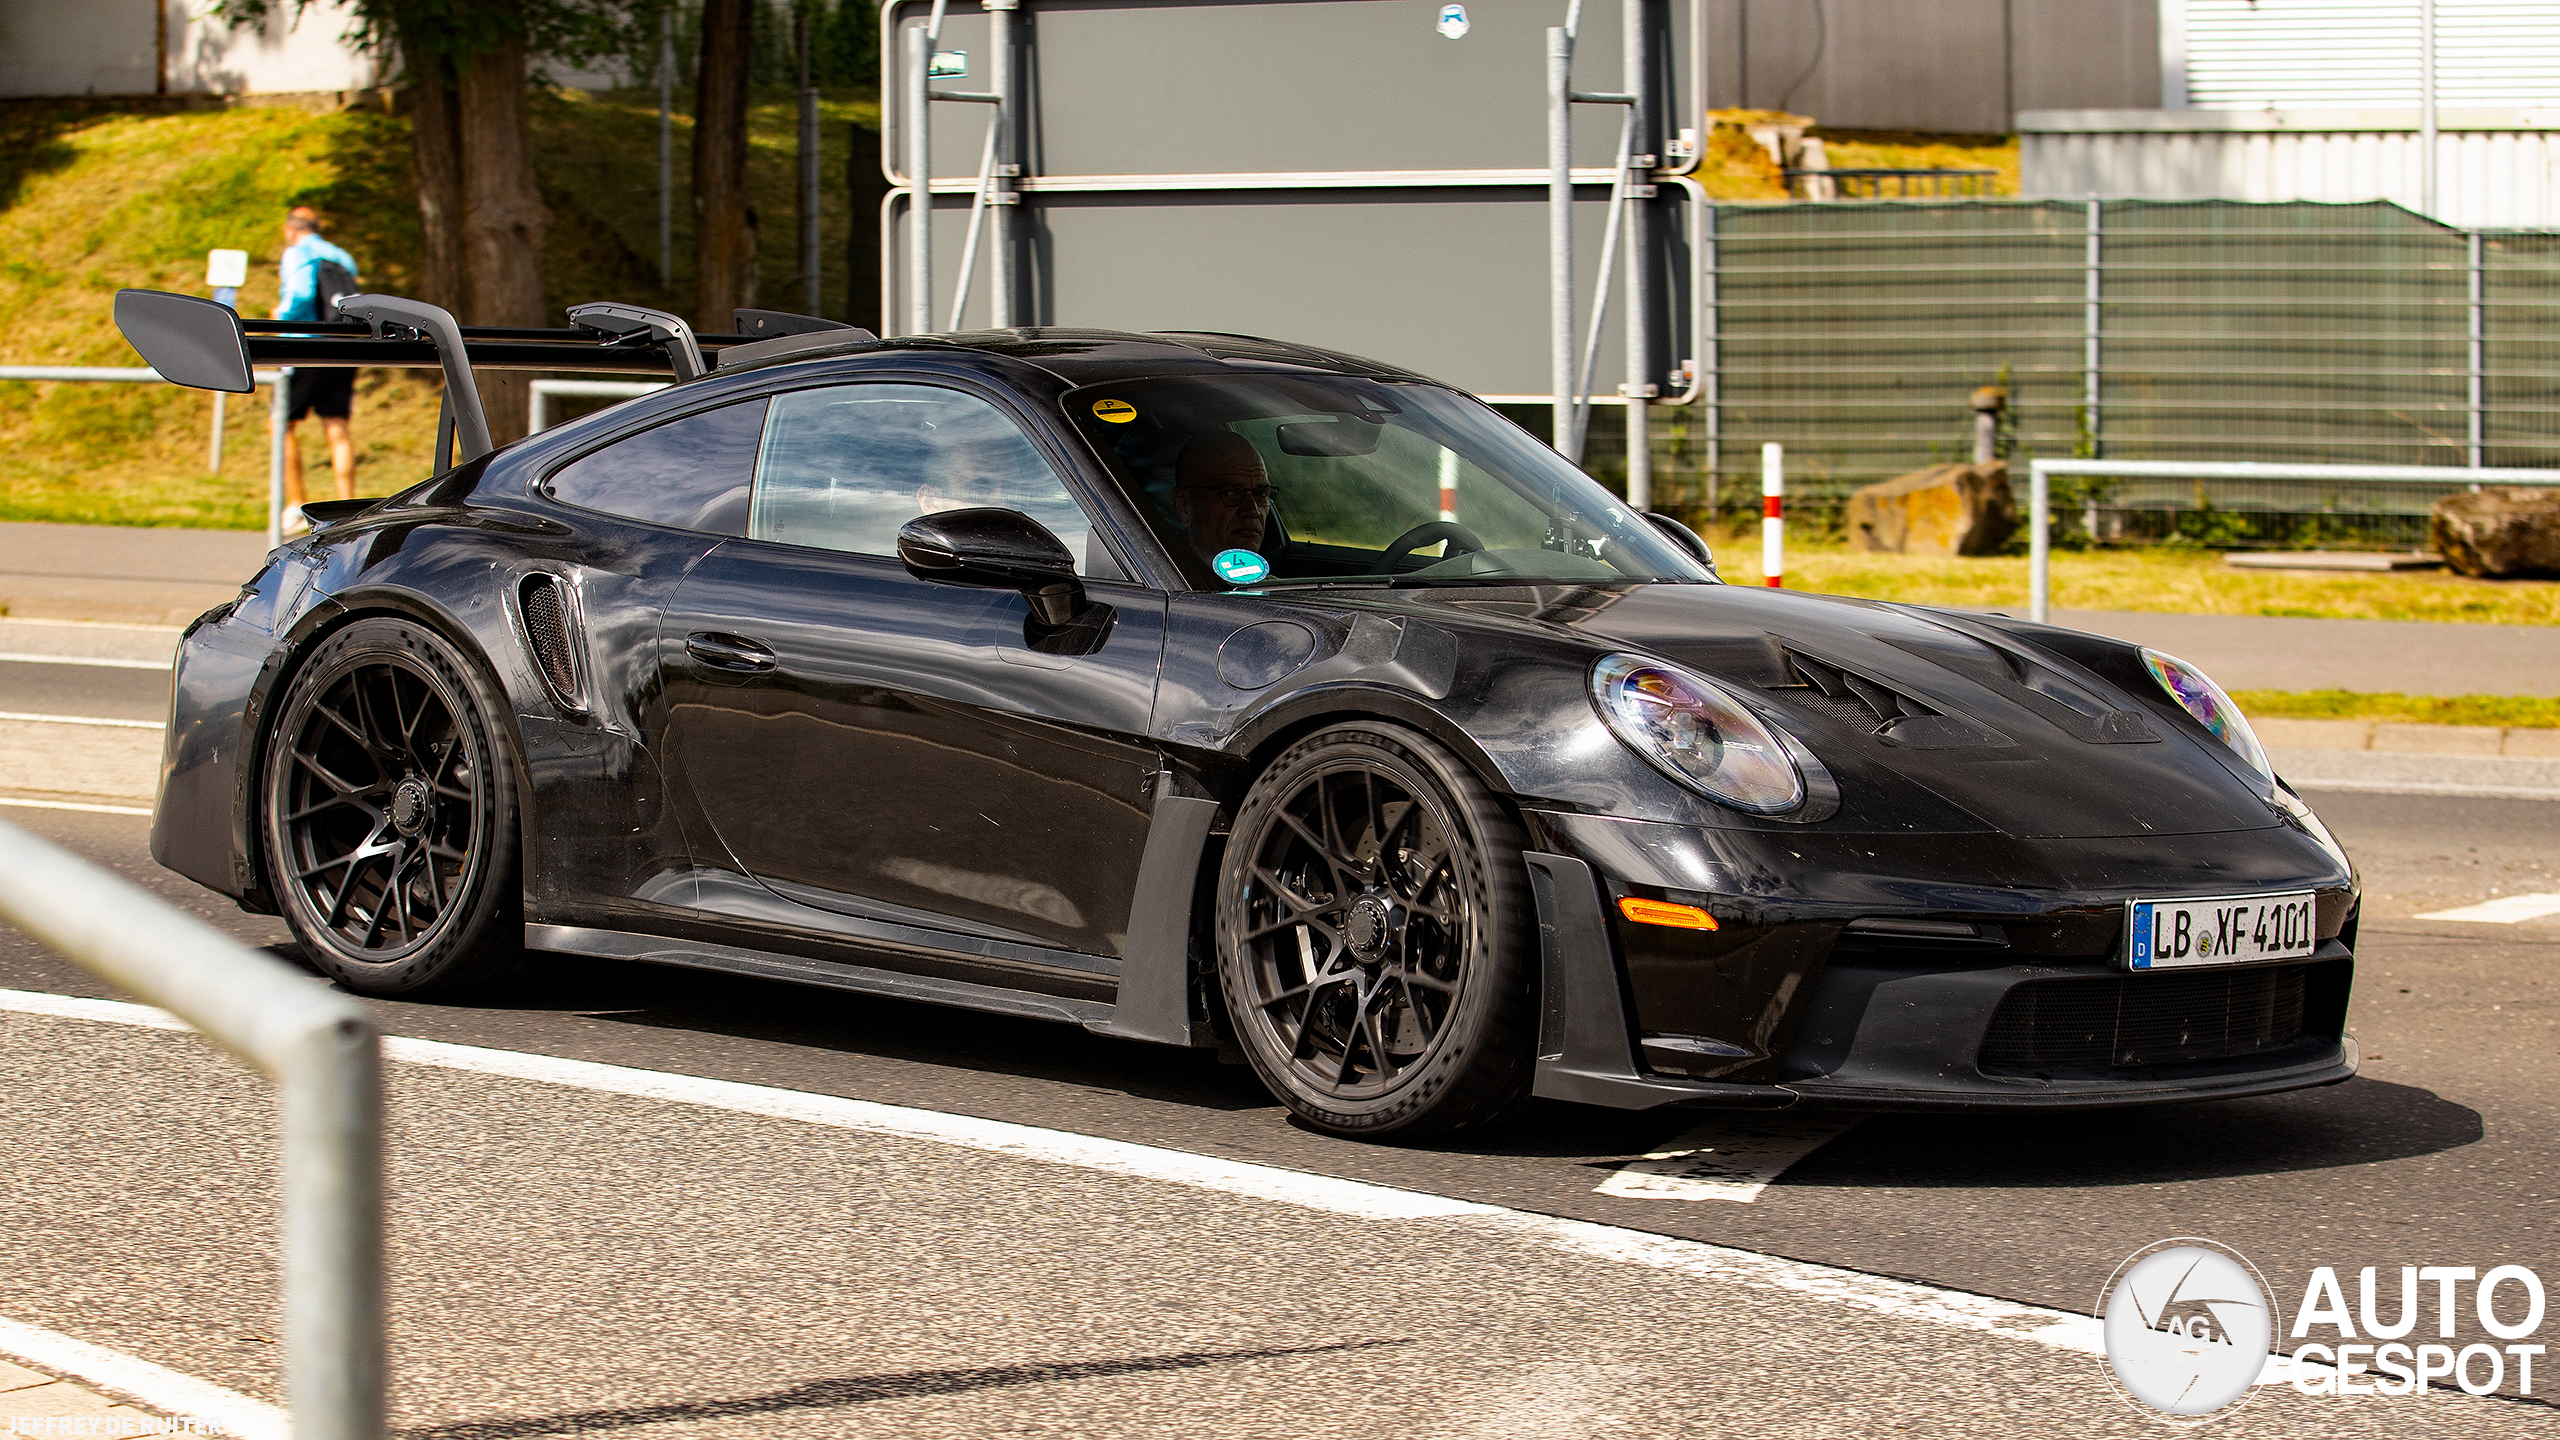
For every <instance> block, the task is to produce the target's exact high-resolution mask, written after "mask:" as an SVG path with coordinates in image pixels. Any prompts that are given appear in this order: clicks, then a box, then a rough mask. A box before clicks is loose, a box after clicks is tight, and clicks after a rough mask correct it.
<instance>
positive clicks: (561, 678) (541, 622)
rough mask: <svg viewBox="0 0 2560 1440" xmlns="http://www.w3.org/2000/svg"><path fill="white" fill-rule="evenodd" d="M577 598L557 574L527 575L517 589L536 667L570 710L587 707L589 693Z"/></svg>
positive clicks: (520, 610)
mask: <svg viewBox="0 0 2560 1440" xmlns="http://www.w3.org/2000/svg"><path fill="white" fill-rule="evenodd" d="M577 606H578V601H577V596H576V594H575V593H574V592H572V591H571V590H570V588H569V583H568V582H567V581H566V580H563V579H561V578H560V577H559V576H557V575H552V574H548V573H536V574H532V575H527V576H526V577H524V583H523V584H522V585H521V586H520V587H518V589H517V591H516V610H517V613H518V614H520V615H521V616H522V617H523V618H524V638H525V644H526V646H527V648H529V649H530V650H531V651H532V652H533V663H534V668H535V669H537V670H540V671H541V672H542V681H543V683H544V684H545V685H548V686H549V687H550V688H551V696H552V698H553V699H555V700H558V701H559V702H560V704H561V706H562V707H563V708H565V709H570V710H581V711H582V710H585V709H586V708H587V697H586V690H585V687H584V686H583V685H582V684H581V683H580V675H579V669H580V667H579V665H578V608H577Z"/></svg>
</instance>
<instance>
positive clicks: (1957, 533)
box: [1849, 460, 2018, 555]
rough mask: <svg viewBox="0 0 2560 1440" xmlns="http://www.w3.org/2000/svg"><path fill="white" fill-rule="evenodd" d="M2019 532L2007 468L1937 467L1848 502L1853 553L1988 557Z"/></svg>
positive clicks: (1993, 465)
mask: <svg viewBox="0 0 2560 1440" xmlns="http://www.w3.org/2000/svg"><path fill="white" fill-rule="evenodd" d="M2017 528H2018V503H2017V501H2016V500H2015V499H2013V498H2011V496H2010V494H2009V466H2008V463H2007V462H2006V461H2001V460H1994V461H1991V462H1990V463H1989V464H1985V465H1933V466H1931V467H1929V468H1928V469H1926V470H1914V471H1912V472H1911V473H1910V474H1908V475H1897V476H1895V477H1894V478H1893V479H1891V480H1887V481H1884V482H1883V483H1881V484H1876V485H1870V486H1868V487H1867V488H1865V489H1864V490H1861V491H1859V492H1857V493H1856V494H1854V495H1852V496H1850V497H1849V548H1850V549H1852V550H1877V551H1882V552H1884V553H1886V554H1888V555H1990V554H1994V553H1996V552H1997V551H1998V550H1999V549H2000V547H2001V546H2003V545H2005V544H2007V543H2008V542H2009V537H2010V535H2011V534H2013V533H2015V532H2016V530H2017Z"/></svg>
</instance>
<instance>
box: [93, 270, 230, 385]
mask: <svg viewBox="0 0 2560 1440" xmlns="http://www.w3.org/2000/svg"><path fill="white" fill-rule="evenodd" d="M116 328H117V329H118V330H121V331H123V332H124V338H125V339H126V340H127V341H129V342H130V343H131V344H132V346H133V348H134V349H136V350H138V351H140V352H142V358H143V359H145V360H148V361H150V362H151V368H152V369H154V370H157V371H159V372H160V378H161V379H163V380H166V381H168V382H169V383H170V384H172V385H184V386H187V387H188V388H190V389H195V390H222V391H226V392H228V393H230V394H233V395H246V394H248V393H249V392H250V391H252V390H255V389H256V388H257V382H256V381H255V380H254V379H252V378H251V376H250V372H249V342H248V341H247V340H245V339H243V338H241V334H240V317H239V315H238V314H237V313H235V312H234V311H233V310H232V308H231V307H230V306H228V305H222V304H217V303H215V302H214V301H211V300H206V299H202V298H200V297H198V296H194V295H173V294H170V293H169V292H168V291H166V290H119V291H117V292H116Z"/></svg>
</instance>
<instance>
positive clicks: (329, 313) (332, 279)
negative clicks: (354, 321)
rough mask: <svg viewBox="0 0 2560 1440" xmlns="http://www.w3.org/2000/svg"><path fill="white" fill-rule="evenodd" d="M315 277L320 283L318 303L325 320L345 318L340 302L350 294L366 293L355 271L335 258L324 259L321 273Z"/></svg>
mask: <svg viewBox="0 0 2560 1440" xmlns="http://www.w3.org/2000/svg"><path fill="white" fill-rule="evenodd" d="M315 278H316V279H317V281H318V284H319V291H320V293H319V297H318V304H319V306H320V318H321V319H323V320H343V319H345V318H346V317H345V316H343V315H340V314H339V313H338V302H339V301H341V300H344V299H346V298H347V297H348V296H350V295H361V294H363V293H364V287H363V286H361V285H358V284H357V283H356V276H355V272H354V271H352V270H349V269H348V268H347V267H346V266H344V265H341V264H339V263H338V262H337V261H335V260H326V259H324V260H322V261H321V262H320V271H319V274H318V275H317V276H316V277H315Z"/></svg>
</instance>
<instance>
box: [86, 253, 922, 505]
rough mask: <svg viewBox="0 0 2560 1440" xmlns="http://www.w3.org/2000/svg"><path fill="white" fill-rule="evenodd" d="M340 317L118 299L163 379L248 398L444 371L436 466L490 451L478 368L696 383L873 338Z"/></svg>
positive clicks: (638, 324) (355, 303)
mask: <svg viewBox="0 0 2560 1440" xmlns="http://www.w3.org/2000/svg"><path fill="white" fill-rule="evenodd" d="M338 313H339V314H341V315H343V316H347V317H349V318H347V319H343V320H253V319H247V318H244V317H242V316H241V315H239V314H237V313H236V312H234V311H233V310H232V309H231V307H229V306H227V305H222V304H217V303H216V302H214V301H211V300H206V299H203V298H201V297H198V296H194V295H179V294H174V293H172V292H170V291H166V290H119V291H117V292H116V302H115V319H116V328H117V329H118V330H120V331H122V332H124V337H125V339H126V340H127V341H128V342H130V343H131V344H132V346H133V348H134V349H135V350H137V351H139V352H141V355H142V358H143V359H145V360H147V361H149V362H150V363H151V367H152V368H153V369H155V370H157V371H159V372H160V376H161V378H162V379H164V380H168V381H170V382H171V383H173V384H178V385H185V386H189V387H192V388H195V389H199V390H222V391H228V392H230V393H232V394H236V395H245V394H247V393H249V391H250V390H252V389H253V388H255V382H254V381H253V380H252V378H251V376H252V373H253V370H254V368H255V367H256V366H258V365H273V366H322V367H331V366H336V367H344V366H360V365H361V366H374V365H380V366H393V367H410V368H416V369H436V370H442V371H443V372H444V380H445V384H444V402H443V408H442V413H441V414H440V415H439V416H438V418H437V422H436V468H437V469H438V470H439V471H441V470H444V469H446V468H448V461H447V457H448V456H451V457H452V459H451V462H450V463H451V464H464V463H468V462H470V461H473V460H477V459H479V458H480V457H481V456H483V455H486V454H488V453H489V452H490V451H491V450H493V449H495V448H496V447H495V445H493V444H492V443H491V437H490V433H489V416H488V411H487V409H486V407H484V406H483V405H482V404H481V399H480V389H479V386H478V384H477V383H475V382H474V381H473V379H472V372H473V371H475V370H577V371H601V372H607V373H618V374H641V375H667V374H672V375H673V376H674V377H675V379H676V381H677V383H679V384H682V383H683V382H685V381H687V380H692V379H695V378H697V377H699V376H701V375H703V374H704V373H706V372H707V371H708V370H709V369H710V368H711V366H712V365H714V364H716V363H717V362H718V359H719V357H720V355H721V354H722V353H723V352H725V351H727V350H729V349H731V348H733V347H736V346H741V345H751V344H755V343H758V342H760V341H769V340H774V339H779V338H782V337H787V336H798V335H809V334H817V333H820V332H825V333H828V334H829V335H831V336H832V335H833V333H834V332H836V331H843V332H845V333H844V334H843V336H842V337H841V338H843V339H846V340H869V339H875V338H877V337H875V336H873V335H872V334H871V332H870V331H868V330H862V329H858V328H856V327H854V326H851V325H847V324H844V323H843V322H841V321H836V320H826V319H821V318H819V317H817V316H814V315H793V314H789V313H787V312H784V311H778V310H739V311H737V312H736V313H735V316H734V318H733V320H732V323H733V324H734V325H735V326H736V327H737V333H735V334H729V335H697V334H695V333H694V331H693V327H692V326H691V325H689V324H688V323H686V321H685V320H684V318H683V317H682V316H679V315H672V314H669V313H668V312H666V311H664V310H652V309H649V308H648V307H646V306H641V305H625V304H622V303H619V302H616V301H596V302H592V303H589V304H584V305H573V306H571V307H569V320H570V325H571V328H569V329H564V330H537V329H516V328H509V327H505V326H489V325H463V324H460V323H458V322H457V321H455V319H454V318H453V315H452V313H451V312H450V311H447V310H445V309H444V308H443V307H441V306H436V305H430V304H428V303H426V302H425V301H423V300H409V299H404V298H402V297H400V296H397V295H350V296H348V297H346V298H345V299H344V300H341V301H340V302H338Z"/></svg>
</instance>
